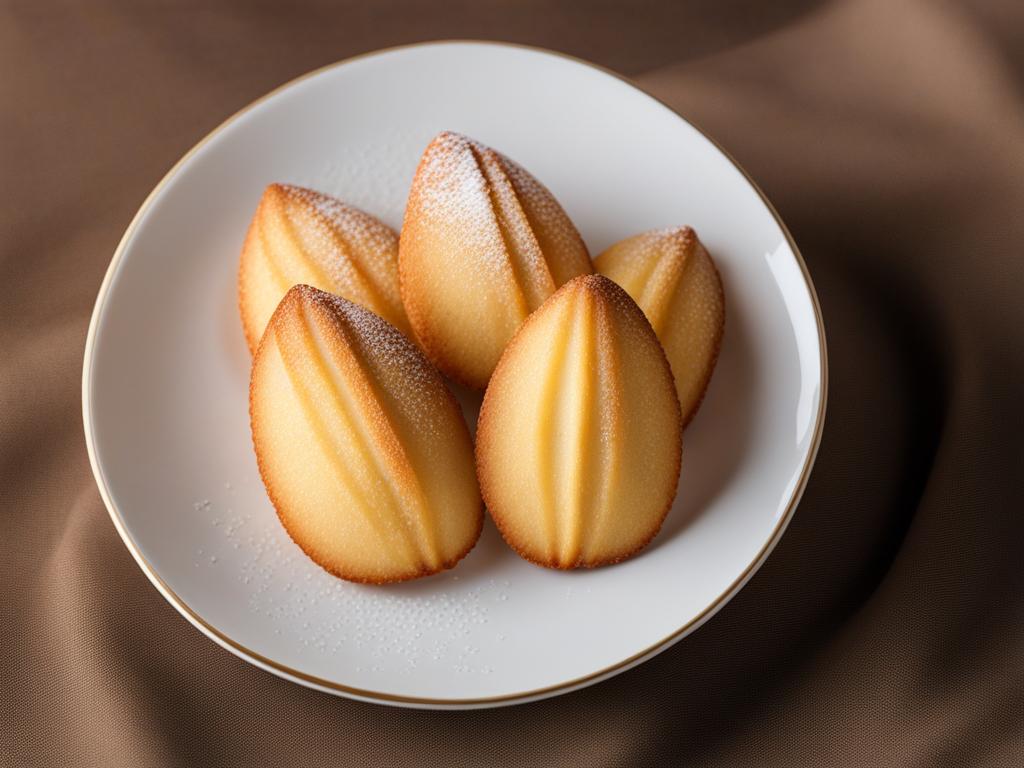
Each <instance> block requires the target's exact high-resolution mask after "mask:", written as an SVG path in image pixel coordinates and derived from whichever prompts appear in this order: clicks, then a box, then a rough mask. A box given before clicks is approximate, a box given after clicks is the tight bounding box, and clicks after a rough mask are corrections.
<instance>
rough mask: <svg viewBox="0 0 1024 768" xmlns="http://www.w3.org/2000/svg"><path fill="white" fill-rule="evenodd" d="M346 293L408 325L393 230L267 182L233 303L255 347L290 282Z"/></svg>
mask: <svg viewBox="0 0 1024 768" xmlns="http://www.w3.org/2000/svg"><path fill="white" fill-rule="evenodd" d="M300 283H301V284H306V285H312V286H314V287H316V288H319V289H321V290H324V291H329V292H330V293H334V294H337V295H339V296H344V297H345V298H346V299H349V300H350V301H354V302H356V303H357V304H359V305H361V306H364V307H366V308H367V309H370V310H372V311H374V312H376V313H377V314H378V315H380V316H381V317H383V318H384V319H385V320H387V321H388V322H389V323H391V324H392V325H394V326H395V327H396V328H398V329H399V330H400V331H402V332H403V333H406V334H408V333H409V332H410V329H409V322H408V320H407V319H406V317H405V310H404V309H403V308H402V297H401V293H400V291H399V286H398V235H397V234H396V233H395V231H394V230H393V229H391V228H390V227H388V226H387V225H386V224H384V223H383V222H381V221H379V220H378V219H376V218H374V217H373V216H371V215H370V214H368V213H364V212H363V211H360V210H359V209H358V208H353V207H352V206H350V205H347V204H345V203H343V202H341V201H340V200H338V199H336V198H333V197H330V196H329V195H324V194H322V193H320V192H315V191H314V190H312V189H305V188H303V187H296V186H292V185H290V184H271V185H270V186H269V187H267V188H266V190H265V191H264V192H263V197H262V198H261V199H260V203H259V206H258V207H257V208H256V215H255V216H253V220H252V223H251V224H250V225H249V233H248V235H247V236H246V238H245V244H244V245H243V247H242V256H241V259H240V261H239V266H238V307H239V311H240V312H241V315H242V327H243V328H244V330H245V338H246V341H247V342H248V343H249V349H250V351H252V352H255V351H256V345H257V344H259V341H260V337H262V336H263V329H264V328H266V327H267V322H268V321H269V320H270V316H271V315H272V314H273V313H274V309H275V308H276V307H277V304H278V302H279V301H281V298H282V297H283V296H284V295H285V293H287V292H288V289H289V288H291V287H292V286H293V285H298V284H300Z"/></svg>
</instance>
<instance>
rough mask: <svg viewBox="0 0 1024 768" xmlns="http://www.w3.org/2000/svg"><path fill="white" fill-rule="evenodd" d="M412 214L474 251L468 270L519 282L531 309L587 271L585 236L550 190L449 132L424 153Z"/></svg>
mask: <svg viewBox="0 0 1024 768" xmlns="http://www.w3.org/2000/svg"><path fill="white" fill-rule="evenodd" d="M406 217H407V218H406V220H407V221H409V220H410V219H413V218H422V219H423V222H422V225H423V226H425V227H427V228H430V229H434V230H438V231H442V232H443V233H444V235H445V238H446V240H449V241H452V242H454V244H455V246H456V248H458V249H459V250H462V249H465V250H466V251H468V252H470V253H471V254H473V256H474V257H475V264H463V268H466V267H476V268H477V269H482V270H483V271H484V272H485V273H490V274H491V275H494V276H500V277H501V278H502V279H508V278H509V277H512V279H515V280H517V282H519V283H520V286H521V287H522V288H523V289H524V293H525V294H526V295H527V297H528V301H529V309H530V310H532V309H535V308H536V307H537V306H539V304H540V303H541V302H542V301H543V299H544V298H546V297H547V296H548V295H550V293H551V292H552V291H553V290H554V288H556V287H557V286H558V285H560V284H561V282H564V280H566V279H568V278H569V277H572V276H574V275H576V274H581V273H584V272H587V271H589V259H588V257H587V254H586V249H585V247H584V246H583V243H582V240H581V239H580V237H579V235H578V233H577V232H576V230H575V228H574V227H573V226H572V223H571V222H570V221H569V218H568V216H566V215H565V212H564V211H563V210H562V208H561V206H559V204H558V202H557V201H556V200H555V198H554V197H553V196H552V195H551V193H550V192H549V191H548V190H547V189H546V188H545V187H544V186H543V185H542V184H541V183H540V182H538V181H537V180H536V179H535V178H533V176H531V175H530V174H529V173H528V172H527V171H526V170H525V169H523V168H522V167H521V166H520V165H518V164H517V163H515V162H514V161H512V160H510V159H509V158H507V157H505V156H504V155H502V154H500V153H498V152H496V151H494V150H493V149H490V148H489V147H486V146H484V145H483V144H481V143H480V142H478V141H475V140H473V139H470V138H468V137H466V136H462V135H460V134H457V133H453V132H451V131H446V132H444V133H441V134H440V135H438V136H437V138H435V139H434V141H432V142H431V143H430V145H429V146H428V147H427V149H426V151H425V152H424V153H423V157H422V159H421V161H420V166H419V169H418V171H417V173H416V179H415V181H414V183H413V190H412V192H411V194H410V208H409V210H407V212H406ZM413 236H414V237H415V234H414V235H413ZM465 277H466V279H471V280H472V279H474V278H476V277H477V275H474V274H472V273H470V274H467V275H466V276H465Z"/></svg>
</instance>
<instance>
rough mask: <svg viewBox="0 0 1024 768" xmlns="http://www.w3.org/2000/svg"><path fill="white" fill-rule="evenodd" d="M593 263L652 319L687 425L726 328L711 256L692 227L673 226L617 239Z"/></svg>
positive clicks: (712, 367)
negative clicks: (616, 241)
mask: <svg viewBox="0 0 1024 768" xmlns="http://www.w3.org/2000/svg"><path fill="white" fill-rule="evenodd" d="M594 266H595V267H596V268H597V271H598V272H600V273H601V274H602V275H605V276H606V277H610V278H611V279H612V280H614V281H615V282H616V283H618V284H619V285H621V286H622V287H623V288H625V289H626V292H627V293H629V295H630V296H632V297H633V298H634V299H635V300H636V303H637V304H639V305H640V308H641V309H642V310H643V311H644V314H645V315H647V319H648V320H650V321H651V325H652V326H653V327H654V331H655V333H657V334H658V339H659V340H660V341H661V345H662V346H663V347H664V348H665V355H666V356H667V357H668V361H669V363H670V364H671V365H672V373H673V374H674V375H675V380H676V391H677V392H678V393H679V404H680V406H681V408H682V411H683V426H686V425H687V424H688V423H689V422H690V420H691V419H692V418H693V416H694V414H696V412H697V409H698V408H699V407H700V403H701V400H703V399H704V392H705V390H707V386H708V382H709V381H710V380H711V374H712V372H714V369H715V362H716V361H717V360H718V350H719V347H720V346H721V343H722V334H723V332H724V330H725V294H724V293H723V291H722V280H721V278H720V277H719V276H718V270H717V269H715V264H714V262H713V261H712V260H711V256H709V255H708V252H707V250H706V249H705V248H704V246H703V245H702V244H701V242H700V240H699V239H698V238H697V233H696V232H694V231H693V230H692V229H691V228H690V227H673V228H671V229H661V230H654V231H651V232H644V233H643V234H640V235H635V236H634V237H630V238H628V239H626V240H623V241H621V242H619V243H616V244H615V245H613V246H612V247H611V248H609V249H608V250H606V251H605V252H604V253H602V254H601V255H600V256H598V257H597V258H596V259H595V260H594Z"/></svg>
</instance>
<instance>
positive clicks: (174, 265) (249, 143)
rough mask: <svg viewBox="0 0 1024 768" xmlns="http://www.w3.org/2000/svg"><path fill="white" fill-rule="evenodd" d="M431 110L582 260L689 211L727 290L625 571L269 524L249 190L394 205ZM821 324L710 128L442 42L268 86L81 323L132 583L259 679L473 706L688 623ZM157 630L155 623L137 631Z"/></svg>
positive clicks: (806, 447)
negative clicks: (696, 396) (576, 248)
mask: <svg viewBox="0 0 1024 768" xmlns="http://www.w3.org/2000/svg"><path fill="white" fill-rule="evenodd" d="M443 129H452V130H456V131H460V132H462V133H466V134H469V135H471V136H473V137H476V138H478V139H480V140H481V141H483V142H485V143H487V144H490V145H492V146H494V147H497V148H499V149H500V150H501V151H503V152H505V153H506V154H508V155H510V156H511V157H513V158H515V159H516V160H518V161H519V162H520V163H522V164H523V165H524V166H525V167H526V168H528V169H530V170H531V171H532V172H533V173H534V174H536V175H537V176H538V177H539V178H540V179H541V180H543V182H544V183H545V184H547V185H548V186H549V187H550V188H551V190H552V191H553V192H554V193H555V196H556V197H557V198H558V199H559V200H560V201H561V202H562V204H563V205H564V206H565V208H566V210H567V211H568V213H569V215H570V216H571V217H572V219H573V220H574V221H575V223H576V225H577V226H578V227H579V229H580V231H581V232H582V234H583V236H584V238H585V239H586V241H587V245H588V246H589V247H590V250H591V253H592V254H597V253H599V252H600V251H601V250H603V249H604V248H605V247H606V246H608V245H610V244H611V243H613V242H615V241H617V240H619V239H621V238H623V237H625V236H627V235H631V234H634V233H637V232H640V231H642V230H645V229H650V228H654V227H665V226H669V225H675V224H690V225H692V226H694V227H695V228H696V230H697V232H698V233H699V235H700V236H701V238H702V239H703V241H704V243H705V244H706V245H707V247H708V249H709V250H710V251H711V253H712V254H713V256H714V258H715V259H716V261H717V263H718V265H719V268H720V270H721V272H722V277H723V280H724V283H725V289H726V296H727V305H728V311H727V321H726V333H725V341H724V345H723V348H722V354H721V359H720V361H719V363H718V368H717V371H716V372H715V375H714V378H713V379H712V382H711V388H710V390H709V393H708V396H707V399H706V400H705V402H704V406H703V408H702V409H701V411H700V413H699V414H698V416H697V418H696V420H695V421H694V422H693V424H692V426H691V427H690V428H689V429H688V430H687V432H686V435H685V439H684V448H683V470H682V477H681V479H680V482H679V496H678V499H677V501H676V503H675V506H674V507H673V509H672V511H671V513H670V514H669V516H668V519H667V520H666V522H665V525H664V528H663V529H662V531H661V533H660V534H659V535H658V536H657V538H656V539H655V540H654V542H653V544H652V545H651V546H650V547H649V548H648V549H647V550H646V551H645V552H643V554H641V555H640V556H639V557H636V558H634V559H632V560H630V561H628V562H626V563H623V564H620V565H616V566H613V567H609V568H601V569H597V570H593V571H587V572H577V573H561V572H555V571H549V570H545V569H542V568H537V567H535V566H532V565H529V564H528V563H526V562H525V561H523V560H520V559H519V558H518V557H517V556H516V555H515V554H513V552H512V551H511V550H510V549H508V548H507V547H506V546H505V545H504V543H503V542H502V541H501V538H500V536H499V535H498V534H497V531H496V530H495V528H494V527H493V525H492V524H491V523H490V522H488V523H487V524H486V526H485V528H484V532H483V536H482V538H481V539H480V542H479V544H477V546H476V548H475V549H474V550H473V551H472V552H471V553H470V554H469V556H468V557H466V559H465V560H464V561H463V562H462V563H461V564H460V565H459V566H458V567H457V568H455V569H454V570H453V571H449V572H447V573H444V574H441V575H438V576H435V577H432V578H428V579H423V580H420V581H416V582H412V583H408V584H403V585H397V586H389V587H368V586H359V585H355V584H349V583H346V582H343V581H340V580H338V579H335V578H334V577H332V576H329V575H328V574H327V573H325V572H323V571H322V570H320V569H319V568H318V567H317V566H315V565H314V564H313V563H312V562H311V561H309V560H307V559H306V557H305V556H304V555H303V554H302V553H301V552H300V551H299V549H298V548H297V547H296V546H295V545H294V544H292V542H291V541H290V540H289V539H288V537H287V535H286V534H285V532H284V530H283V529H282V528H281V526H280V525H279V524H278V521H277V518H276V516H275V514H274V510H273V509H272V507H271V506H270V503H269V502H268V501H267V498H266V496H265V494H264V491H263V487H262V485H261V484H260V480H259V477H258V475H257V471H256V462H255V459H254V457H253V452H252V447H251V443H250V437H249V422H248V412H247V387H248V382H249V356H248V352H247V351H246V347H245V343H244V341H243V338H242V332H241V328H240V324H239V320H238V314H237V309H236V301H235V273H236V267H237V260H238V253H239V249H240V247H241V243H242V238H243V236H244V234H245V231H246V226H247V224H248V222H249V219H250V217H251V216H252V213H253V211H254V209H255V206H256V202H257V200H258V199H259V197H260V194H261V192H262V190H263V188H264V186H265V185H266V184H268V183H270V182H273V181H286V182H294V183H298V184H303V185H307V186H311V187H315V188H316V189H320V190H323V191H325V192H328V193H331V194H334V195H338V196H339V197H342V198H344V199H346V200H348V201H350V202H352V203H354V204H356V205H358V206H361V207H363V208H365V209H366V210H368V211H370V212H372V213H375V214H377V215H378V216H380V217H382V218H383V219H384V220H386V221H387V222H388V223H389V224H391V225H392V226H395V227H396V228H397V227H398V226H399V225H400V223H401V216H402V210H403V206H404V203H405V195H406V190H407V188H408V185H409V182H410V180H411V179H412V175H413V171H414V169H415V166H416V163H417V160H418V158H419V155H420V152H421V151H422V149H423V148H424V147H425V146H426V144H427V142H428V141H429V140H430V139H431V137H432V136H434V135H435V134H436V133H438V132H439V131H441V130H443ZM825 389H826V360H825V348H824V336H823V330H822V324H821V317H820V313H819V310H818V306H817V302H816V299H815V297H814V292H813V289H812V287H811V284H810V279H809V278H808V275H807V271H806V268H805V266H804V264H803V262H802V261H801V259H800V256H799V254H798V253H797V252H796V249H795V247H794V245H793V243H792V241H791V239H790V238H789V236H788V235H787V233H786V230H785V228H784V227H783V225H782V223H781V222H780V221H779V219H778V217H777V216H776V215H775V213H774V212H773V210H772V209H771V207H770V205H769V204H768V203H767V201H766V200H765V199H764V197H763V196H762V195H761V194H760V192H759V191H758V190H757V189H756V187H755V186H754V185H753V183H752V182H751V181H750V180H749V179H748V178H747V177H746V176H745V174H744V173H743V172H742V171H741V170H739V169H738V167H737V166H736V165H735V164H734V163H733V162H732V161H731V160H730V159H729V158H728V157H727V156H726V155H725V154H723V152H722V151H721V150H719V149H718V148H717V147H716V146H715V145H714V144H713V143H712V142H711V141H710V140H709V139H708V138H706V137H705V136H704V135H702V134H701V133H700V132H699V131H698V130H697V129H696V128H694V127H693V126H692V125H690V124H689V123H687V122H686V121H685V120H683V119H681V118H680V117H679V116H678V115H676V114H675V113H673V112H672V111H671V110H669V109H668V108H666V107H665V106H664V105H662V104H661V103H659V102H657V101H655V100H654V99H652V98H651V97H649V96H647V95H645V94H644V93H643V92H641V91H640V90H638V89H637V88H635V87H634V86H632V85H630V84H629V83H627V82H625V81H624V80H622V79H621V78H618V77H616V76H614V75H612V74H609V73H607V72H604V71H602V70H600V69H598V68H596V67H594V66H592V65H588V64H586V63H584V62H580V61H577V60H573V59H570V58H568V57H566V56H562V55H558V54H552V53H547V52H543V51H538V50H534V49H528V48H523V47H518V46H508V45H493V44H483V43H438V44H430V45H416V46H411V47H406V48H398V49H393V50H388V51H384V52H381V53H376V54H372V55H368V56H362V57H360V58H357V59H353V60H350V61H347V62H343V63H340V64H337V65H334V66H331V67H327V68H326V69H322V70H320V71H319V72H316V73H314V74H311V75H308V76H306V77H303V78H300V79H299V80H297V81H295V82H293V83H291V84H289V85H287V86H285V87H283V88H281V89H279V90H277V91H275V92H274V93H273V94H271V95H270V96H268V97H266V98H264V99H262V100H260V101H259V102H257V103H256V104H253V105H252V106H250V107H248V108H247V109H245V110H243V111H242V112H241V113H239V114H238V115H236V116H235V117H233V118H232V119H230V120H229V121H228V122H226V123H225V124H224V125H222V126H221V127H220V128H218V129H217V130H216V131H214V132H213V133H212V134H211V135H210V136H208V137H207V138H206V139H204V140H203V141H202V142H201V143H200V144H199V145H198V146H197V147H196V148H195V149H193V150H192V151H191V152H189V154H188V155H186V156H185V157H184V158H183V159H182V160H181V162H179V163H178V164H177V165H176V166H175V167H174V168H173V169H172V170H171V172H170V173H169V174H168V175H167V177H166V178H165V179H164V180H163V181H162V182H161V183H160V184H159V185H158V186H157V188H156V189H155V190H154V191H153V193H152V194H151V195H150V196H149V198H148V199H147V200H146V201H145V203H143V205H142V208H141V209H140V210H139V213H138V215H137V216H136V217H135V220H134V221H133V222H132V223H131V225H130V226H129V228H128V231H127V232H126V234H125V236H124V239H123V241H122V242H121V244H120V246H119V247H118V249H117V252H116V253H115V255H114V258H113V261H112V262H111V265H110V269H109V271H108V273H107V276H106V279H105V281H104V283H103V287H102V288H101V289H100V293H99V297H98V299H97V301H96V309H95V312H94V314H93V318H92V325H91V326H90V329H89V336H88V342H87V345H86V352H85V370H84V376H83V399H84V415H85V431H86V438H87V442H88V445H89V453H90V457H91V459H92V466H93V471H94V472H95V474H96V479H97V482H98V484H99V488H100V492H101V493H102V495H103V498H104V500H105V502H106V504H107V506H108V508H109V510H110V514H111V517H112V518H113V520H114V524H115V525H116V526H117V529H118V532H119V533H120V534H121V536H122V538H123V539H124V541H125V544H126V545H127V546H128V548H129V549H130V550H131V552H132V554H133V555H134V557H135V558H136V560H137V561H138V563H139V565H140V566H141V567H142V569H143V570H144V571H145V572H146V575H147V576H148V577H149V578H150V579H151V580H152V581H153V583H154V584H155V585H156V587H157V588H158V589H159V590H160V591H161V593H163V595H164V596H165V597H166V598H167V599H168V600H169V601H170V602H171V603H172V604H173V605H174V606H175V607H176V608H177V609H178V610H179V611H180V612H181V613H182V614H183V615H184V616H185V617H186V618H187V619H188V620H189V621H191V622H192V623H193V624H194V625H195V626H196V627H198V628H199V629H200V630H201V631H203V632H204V633H206V634H207V635H208V636H210V637H211V638H212V639H213V640H215V641H216V642H218V643H220V644H221V645H222V646H224V647H225V648H227V649H228V650H230V651H231V652H233V653H235V654H237V655H238V656H241V657H242V658H244V659H246V660H248V661H250V662H252V663H253V664H256V665H257V666H260V667H262V668H264V669H267V670H269V671H271V672H274V673H275V674H278V675H281V676H282V677H285V678H288V679H290V680H294V681H296V682H299V683H303V684H305V685H309V686H311V687H314V688H319V689H321V690H325V691H329V692H332V693H339V694H342V695H346V696H351V697H353V698H359V699H366V700H371V701H378V702H386V703H391V704H399V705H407V706H420V707H451V708H458V707H474V706H494V705H498V704H508V703H515V702H522V701H527V700H531V699H538V698H543V697H545V696H550V695H554V694H556V693H560V692H564V691H568V690H571V689H573V688H578V687H581V686H584V685H587V684H589V683H593V682H595V681H597V680H600V679H602V678H605V677H608V676H611V675H613V674H615V673H617V672H621V671H622V670H624V669H626V668H628V667H630V666H632V665H634V664H637V663H639V662H641V661H643V660H644V659H646V658H649V657H650V656H652V655H654V654H655V653H657V652H658V651H661V650H663V649H665V648H666V647H668V646H669V645H671V644H672V643H674V642H675V641H677V640H679V639H680V638H682V637H683V636H685V635H686V634H687V633H689V632H691V631H693V630H694V629H695V628H696V627H697V626H699V625H700V624H701V623H702V622H703V621H705V620H707V619H708V618H709V617H710V616H711V615H712V614H714V612H715V611H716V610H718V609H719V608H721V606H722V605H723V604H724V603H725V602H726V601H727V600H728V599H729V598H730V597H731V596H732V595H733V594H735V593H736V591H737V590H738V589H739V588H740V587H741V586H742V585H743V584H744V583H745V581H746V580H747V579H749V578H750V576H751V575H752V574H753V572H754V571H755V570H756V569H757V568H758V566H759V565H760V564H761V562H762V561H763V560H764V559H765V557H767V555H768V553H769V551H770V550H771V549H772V547H773V546H774V545H775V543H776V542H777V541H778V539H779V537H780V536H781V535H782V532H783V529H784V528H785V526H786V524H787V522H788V521H789V519H790V517H791V516H792V514H793V511H794V508H795V506H796V504H797V501H798V499H799V496H800V494H801V492H802V490H803V488H804V485H805V483H806V481H807V476H808V473H809V472H810V468H811V464H812V462H813V460H814V454H815V451H816V449H817V446H818V442H819V438H820V434H821V428H822V422H823V416H824V406H825ZM156 640H157V638H154V641H156Z"/></svg>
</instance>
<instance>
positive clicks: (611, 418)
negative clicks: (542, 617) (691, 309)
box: [476, 275, 682, 568]
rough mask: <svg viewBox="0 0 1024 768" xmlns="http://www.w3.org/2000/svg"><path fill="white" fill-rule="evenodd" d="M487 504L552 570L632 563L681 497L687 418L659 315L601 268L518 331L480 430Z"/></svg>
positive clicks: (523, 547) (528, 553)
mask: <svg viewBox="0 0 1024 768" xmlns="http://www.w3.org/2000/svg"><path fill="white" fill-rule="evenodd" d="M476 435H477V436H476V466H477V476H478V477H479V479H480V487H481V490H482V491H483V496H484V501H485V503H486V505H487V509H488V510H489V511H490V513H491V516H492V517H493V518H494V521H495V523H496V524H497V526H498V529H499V530H500V531H501V533H502V535H503V536H504V537H505V540H506V541H507V542H508V543H509V544H510V545H511V546H512V548H513V549H515V550H516V551H517V552H518V553H519V554H520V555H522V556H523V557H525V558H526V559H527V560H531V561H533V562H535V563H538V564H540V565H545V566H548V567H551V568H577V567H580V566H585V567H589V566H596V565H603V564H606V563H614V562H618V561H619V560H623V559H625V558H627V557H629V556H631V555H633V554H634V553H636V552H638V551H639V550H640V549H642V548H643V547H644V546H645V545H646V544H647V543H648V542H649V541H650V540H651V539H652V538H653V537H654V535H655V534H656V533H657V532H658V529H659V528H660V527H661V523H662V521H663V520H664V518H665V515H666V514H667V512H668V510H669V507H671V505H672V500H673V498H674V497H675V493H676V483H677V482H678V480H679V461H680V452H681V449H682V425H681V423H680V417H679V401H678V400H677V399H676V391H675V387H674V386H673V384H672V373H671V371H670V370H669V366H668V362H667V361H666V360H665V354H664V352H662V349H661V345H660V344H659V343H658V339H657V337H656V336H655V335H654V331H653V330H651V326H650V323H648V322H647V319H646V318H645V317H644V315H643V312H641V311H640V308H639V307H637V305H636V303H634V301H633V300H632V299H631V298H629V295H628V294H626V292H625V291H623V290H622V289H621V288H619V286H617V285H616V284H615V283H613V282H612V281H611V280H608V279H607V278H605V277H601V276H600V275H588V276H585V277H578V278H576V279H574V280H571V281H570V282H569V283H567V284H566V285H564V286H563V287H562V288H561V289H560V290H559V291H558V292H557V293H555V294H554V295H553V296H552V297H551V298H550V299H548V300H547V301H546V302H545V303H544V305H543V306H542V307H541V308H540V309H538V310H537V311H536V312H534V313H533V314H532V315H530V317H529V319H528V320H527V321H526V322H525V323H524V324H523V326H522V327H521V328H520V329H519V332H518V333H517V334H516V335H515V338H513V339H512V342H511V343H510V344H509V346H508V348H507V349H506V350H505V354H503V355H502V357H501V361H500V362H499V363H498V367H497V368H496V369H495V371H494V375H493V376H492V377H491V382H490V384H489V385H488V387H487V392H486V393H485V395H484V402H483V407H482V409H481V411H480V420H479V422H478V424H477V433H476Z"/></svg>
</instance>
